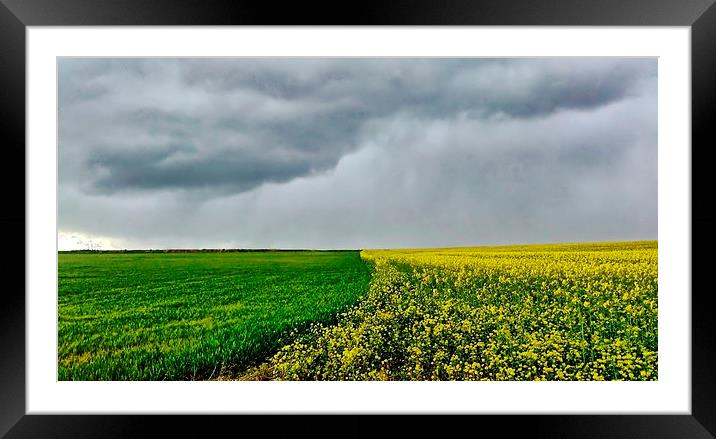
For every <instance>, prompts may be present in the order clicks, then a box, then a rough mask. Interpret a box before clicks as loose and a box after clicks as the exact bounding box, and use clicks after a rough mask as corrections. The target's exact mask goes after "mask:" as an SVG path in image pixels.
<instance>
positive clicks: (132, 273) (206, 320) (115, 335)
mask: <svg viewBox="0 0 716 439" xmlns="http://www.w3.org/2000/svg"><path fill="white" fill-rule="evenodd" d="M58 265H59V267H58V268H59V294H58V320H59V322H58V379H59V380H191V379H208V378H211V377H216V376H219V375H231V374H234V373H240V372H241V371H242V370H244V369H246V368H247V367H249V366H252V365H254V364H256V363H260V362H261V361H263V360H264V359H265V358H266V357H267V356H268V355H270V354H271V353H273V352H274V351H276V350H277V349H278V348H279V347H281V346H283V345H285V344H286V343H288V342H289V341H290V335H289V334H290V332H291V330H292V329H300V328H302V327H305V326H306V325H307V324H308V323H310V322H331V321H332V320H333V319H334V318H335V316H336V314H337V313H338V312H340V311H342V310H344V309H346V308H348V307H350V306H351V305H352V304H354V303H355V302H356V300H357V299H358V298H359V297H360V296H361V295H362V294H364V293H365V292H366V291H367V289H368V284H369V282H370V267H369V265H368V264H367V263H365V262H364V261H362V260H361V258H360V255H359V252H358V251H325V252H308V251H295V252H292V251H289V252H273V251H268V252H221V253H219V252H210V253H60V254H59V264H58Z"/></svg>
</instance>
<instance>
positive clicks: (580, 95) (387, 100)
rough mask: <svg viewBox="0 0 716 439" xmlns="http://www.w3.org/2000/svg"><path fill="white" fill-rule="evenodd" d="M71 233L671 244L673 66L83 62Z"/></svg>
mask: <svg viewBox="0 0 716 439" xmlns="http://www.w3.org/2000/svg"><path fill="white" fill-rule="evenodd" d="M58 63H59V84H58V86H59V229H60V230H64V231H72V232H80V233H84V234H88V235H99V236H110V237H113V238H116V239H117V240H118V242H121V243H123V244H124V245H126V246H127V247H152V248H167V247H287V248H295V247H302V248H371V247H422V246H453V245H481V244H498V243H522V242H554V241H593V240H621V239H654V238H656V235H657V94H656V91H657V63H656V59H624V58H544V59H403V58H396V59H346V58H333V59H332V58H324V59H281V58H273V59H265V58H262V59H248V58H237V59H71V58H62V59H60V60H59V61H58Z"/></svg>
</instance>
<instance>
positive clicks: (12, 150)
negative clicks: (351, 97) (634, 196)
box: [0, 0, 716, 439]
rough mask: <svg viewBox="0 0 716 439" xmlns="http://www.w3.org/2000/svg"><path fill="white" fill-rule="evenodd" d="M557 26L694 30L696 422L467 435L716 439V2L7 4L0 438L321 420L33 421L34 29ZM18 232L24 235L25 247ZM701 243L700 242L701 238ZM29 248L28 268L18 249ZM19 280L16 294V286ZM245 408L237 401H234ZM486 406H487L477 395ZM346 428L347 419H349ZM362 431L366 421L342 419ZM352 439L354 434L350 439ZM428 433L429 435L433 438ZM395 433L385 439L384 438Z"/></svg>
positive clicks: (674, 418)
mask: <svg viewBox="0 0 716 439" xmlns="http://www.w3.org/2000/svg"><path fill="white" fill-rule="evenodd" d="M307 24H308V25H440V26H460V25H487V26H494V25H502V26H509V25H531V26H534V25H549V26H690V27H691V62H692V72H691V81H692V82H691V86H692V145H691V160H692V177H691V178H692V202H691V206H692V212H691V215H692V229H691V237H692V240H691V248H692V288H691V291H690V292H689V291H678V292H671V293H674V294H689V293H691V303H692V376H691V380H692V383H691V384H692V388H691V397H692V400H691V408H692V409H691V414H690V415H515V416H512V415H510V416H509V419H507V418H506V417H505V416H499V415H489V416H488V415H475V416H479V418H474V417H473V416H467V417H460V419H462V420H467V421H468V422H467V425H464V426H465V427H467V428H470V429H472V430H474V431H475V432H477V431H480V432H488V431H490V430H492V429H494V428H497V431H500V432H502V434H503V435H504V434H506V435H508V436H514V435H516V434H520V435H522V434H525V435H527V436H532V437H550V438H554V437H584V438H605V437H609V438H621V437H624V438H630V439H633V438H640V437H644V438H647V437H648V438H662V437H664V438H665V437H679V438H708V437H714V435H716V379H714V378H713V377H714V372H713V369H714V368H715V367H714V366H716V362H715V361H714V359H715V358H716V330H715V329H714V328H715V326H716V325H715V324H714V320H713V319H712V318H711V308H710V307H709V306H708V305H709V302H710V301H709V295H710V294H712V293H711V291H710V288H708V286H707V283H706V282H707V281H708V278H707V270H708V269H709V266H708V265H707V264H710V263H711V261H710V259H709V258H708V257H707V256H706V255H707V254H708V253H706V252H707V251H708V250H709V248H710V247H712V246H713V245H714V244H716V238H714V236H713V234H709V233H708V232H709V229H713V227H714V225H716V215H715V214H713V213H710V209H708V207H707V206H708V202H709V201H710V197H709V195H710V194H711V193H712V189H713V184H712V183H711V178H710V175H709V173H708V168H707V167H708V166H710V165H711V163H712V162H711V161H710V160H709V158H710V157H709V154H710V151H711V149H712V148H713V146H712V142H709V140H711V139H712V138H713V135H711V128H712V127H714V126H716V105H715V104H714V103H715V102H716V79H715V78H716V5H714V0H672V1H666V0H571V1H564V2H550V1H543V0H542V1H536V0H509V1H505V2H497V1H485V0H450V1H445V0H443V1H441V2H429V1H422V0H421V1H409V2H408V1H374V0H371V1H362V2H359V3H355V4H353V3H350V4H349V3H340V2H335V3H333V4H332V6H331V5H322V4H311V3H306V2H287V3H286V4H281V5H277V4H274V3H272V2H258V1H243V0H240V1H233V2H232V1H224V0H220V1H211V0H210V1H198V0H152V1H149V0H145V1H142V0H64V1H58V0H0V101H1V105H0V121H2V122H3V125H4V127H3V131H2V132H3V147H4V152H5V157H6V158H5V163H6V166H5V169H4V170H3V172H0V179H2V185H1V186H0V187H2V188H3V198H2V199H3V200H4V206H3V207H4V208H3V209H2V213H0V226H1V227H2V228H3V230H4V231H6V235H7V236H6V245H8V248H11V249H13V250H12V251H10V254H9V257H8V258H6V262H5V263H4V265H3V268H4V273H5V278H6V282H5V289H4V291H3V295H2V297H3V301H2V304H1V305H0V318H1V320H0V325H1V326H0V413H1V414H0V434H2V435H6V437H9V438H20V437H23V438H24V437H73V438H75V437H77V438H79V437H93V438H95V437H138V436H139V437H142V436H150V435H151V436H154V435H156V434H157V431H158V430H160V429H161V431H162V433H161V436H170V435H178V436H181V437H188V436H191V437H209V436H210V435H212V434H222V433H221V432H220V431H221V430H222V429H227V431H229V432H232V431H233V432H235V433H234V434H239V432H240V431H242V430H244V429H245V428H247V427H246V423H247V422H251V423H252V424H254V425H252V426H251V427H258V428H262V429H264V430H271V432H274V433H275V432H277V431H280V430H300V429H303V428H307V429H315V428H316V423H315V420H311V419H308V420H307V419H306V418H305V417H302V418H300V419H299V418H298V417H291V420H290V421H289V422H271V420H268V422H266V421H267V419H256V418H257V417H252V418H251V420H250V419H249V418H248V417H245V416H242V417H241V418H237V417H236V416H175V415H151V416H137V415H132V416H123V415H26V414H25V411H26V410H25V407H26V398H25V277H24V276H22V277H20V275H19V273H21V272H22V273H25V255H26V253H25V242H26V239H27V236H26V233H27V229H26V226H25V224H26V220H27V218H26V214H25V191H24V190H23V191H20V190H19V186H20V182H21V181H22V182H23V187H24V182H25V90H26V88H25V87H26V85H25V73H26V72H25V54H26V52H25V48H26V46H25V45H26V38H25V31H26V27H27V26H86V25H93V26H106V25H125V26H127V25H152V26H156V25H185V26H196V25H307ZM19 230H25V234H24V235H22V236H24V239H25V241H22V242H21V239H22V238H21V234H20V233H19ZM697 234H698V239H695V237H696V235H697ZM20 248H22V249H23V252H22V257H21V255H20V252H19V250H17V249H20ZM10 279H14V284H13V283H12V282H11V281H10ZM237 397H240V395H237ZM476 397H479V396H476ZM341 418H344V416H341ZM455 420H457V418H456V417H453V418H452V419H450V420H443V419H439V420H436V419H434V418H432V417H421V418H419V419H415V418H414V419H411V420H410V422H409V423H405V422H402V420H399V422H398V423H396V424H398V425H406V426H407V425H412V426H413V427H418V428H423V429H425V428H428V427H430V426H433V425H434V426H436V427H437V428H439V429H441V431H442V432H443V433H447V432H448V431H449V429H450V427H453V426H455ZM339 423H340V424H342V425H343V427H342V428H343V429H346V428H347V429H349V430H353V431H355V432H360V431H365V432H366V433H368V431H367V430H368V429H366V428H365V427H364V428H363V429H361V427H362V426H364V425H365V424H363V421H362V420H356V419H350V420H347V419H340V420H339ZM353 431H351V432H353ZM424 431H425V432H427V430H424ZM385 432H386V433H387V431H385Z"/></svg>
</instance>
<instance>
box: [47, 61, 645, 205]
mask: <svg viewBox="0 0 716 439" xmlns="http://www.w3.org/2000/svg"><path fill="white" fill-rule="evenodd" d="M59 66H60V68H59V70H60V72H59V89H60V145H61V149H62V150H63V151H64V150H66V149H73V150H78V151H80V150H81V151H82V154H85V156H86V157H85V159H86V165H87V166H86V167H85V171H86V175H85V176H84V181H85V184H84V187H85V189H86V190H87V191H88V192H105V193H113V192H115V191H122V190H156V189H181V190H190V189H193V188H197V187H201V188H204V189H206V188H211V187H215V188H216V190H217V193H222V194H223V193H226V192H227V191H229V192H231V191H236V192H240V191H245V190H250V189H253V188H254V187H256V186H258V185H260V184H263V183H267V182H286V181H290V180H291V179H293V178H296V177H300V176H305V175H310V174H314V173H317V172H321V171H325V170H327V169H330V168H332V167H334V166H335V165H336V164H337V163H338V161H339V160H340V159H341V157H343V156H344V155H345V154H346V153H348V152H350V151H353V150H355V149H356V148H357V147H358V146H359V138H360V136H361V131H362V129H363V128H364V126H365V124H366V123H368V122H370V121H371V120H375V119H383V118H387V117H391V116H392V115H396V114H403V113H406V114H410V115H414V116H415V117H419V118H428V119H432V118H453V117H457V116H458V115H465V116H467V117H478V118H484V117H491V116H494V115H505V116H508V117H518V118H529V117H538V116H544V115H548V114H551V113H553V112H555V111H559V110H562V109H589V108H596V107H599V106H602V105H606V104H608V103H610V102H613V101H616V100H619V99H622V98H624V97H625V96H627V95H628V94H629V93H630V92H631V90H632V88H633V86H634V84H635V82H636V81H638V80H640V79H642V78H643V77H644V76H645V75H650V74H654V72H653V63H649V62H644V61H638V60H637V61H634V60H632V61H627V60H622V61H619V60H602V59H596V60H590V59H582V60H571V61H565V60H550V59H547V60H501V59H495V60H479V59H462V60H452V59H446V60H430V59H420V60H414V59H405V60H400V59H399V60H395V59H377V60H376V59H372V60H341V59H334V60H332V59H318V60H315V59H314V60H305V59H303V60H302V59H284V60H281V59H259V60H256V59H213V60H212V59H190V60H172V59H166V60H165V59H153V60H152V59H149V60H143V59H119V60H117V59H114V60H109V59H98V60H92V59H80V60H73V59H62V60H60V65H59ZM77 127H81V129H82V132H81V134H80V135H78V136H75V135H73V131H75V132H76V129H77ZM117 137H119V138H121V139H123V142H121V143H117V141H116V138H117ZM130 143H132V145H128V144H130ZM176 144H181V145H186V144H190V145H192V148H191V150H190V151H188V150H183V152H184V153H183V154H182V155H181V156H177V157H173V156H171V157H170V156H168V155H167V153H166V152H167V151H172V150H174V149H175V146H174V145H176ZM137 145H139V147H138V146H137ZM170 155H171V154H170ZM274 161H275V162H274ZM99 171H101V172H99ZM182 176H184V177H182Z"/></svg>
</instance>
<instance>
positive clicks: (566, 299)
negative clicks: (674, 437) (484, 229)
mask: <svg viewBox="0 0 716 439" xmlns="http://www.w3.org/2000/svg"><path fill="white" fill-rule="evenodd" d="M657 249H658V246H657V242H656V241H639V242H624V243H588V244H559V245H528V246H505V247H473V248H447V249H405V250H364V251H363V252H362V253H361V256H362V257H363V259H364V260H366V261H368V262H369V263H371V264H373V265H374V270H375V272H374V277H373V281H372V284H371V287H370V291H369V292H368V294H367V295H366V296H364V297H363V298H362V299H361V301H360V302H359V303H358V304H357V305H356V306H355V307H354V308H352V309H351V310H349V311H348V312H345V313H343V314H341V315H340V316H339V320H338V322H337V323H336V324H333V325H315V326H313V327H312V328H311V330H310V331H309V333H308V334H307V335H303V336H301V337H299V338H298V339H297V340H296V341H295V342H294V343H292V344H290V345H288V346H285V347H284V348H283V349H282V350H281V351H280V352H278V353H277V354H276V355H275V356H274V357H273V359H272V360H271V362H270V366H271V369H272V371H273V374H274V377H275V378H276V379H293V380H296V379H299V380H656V379H657V370H658V361H657V360H658V355H657V346H658V337H657V296H658V271H657V269H658V258H657Z"/></svg>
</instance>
